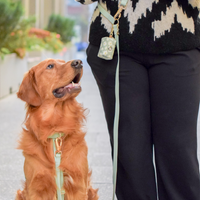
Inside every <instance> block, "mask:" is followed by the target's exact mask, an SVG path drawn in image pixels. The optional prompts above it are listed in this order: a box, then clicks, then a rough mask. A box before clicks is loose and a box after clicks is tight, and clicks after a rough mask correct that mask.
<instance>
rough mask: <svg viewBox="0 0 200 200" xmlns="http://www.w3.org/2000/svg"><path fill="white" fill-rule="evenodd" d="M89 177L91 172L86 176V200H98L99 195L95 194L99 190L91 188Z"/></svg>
mask: <svg viewBox="0 0 200 200" xmlns="http://www.w3.org/2000/svg"><path fill="white" fill-rule="evenodd" d="M91 175H92V171H90V172H89V174H88V200H98V199H99V195H98V194H97V192H98V190H99V189H93V188H92V186H91Z"/></svg>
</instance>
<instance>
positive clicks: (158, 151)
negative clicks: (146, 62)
mask: <svg viewBox="0 0 200 200" xmlns="http://www.w3.org/2000/svg"><path fill="white" fill-rule="evenodd" d="M150 60H151V68H150V69H149V80H150V98H151V118H152V134H153V140H154V144H155V159H156V169H157V177H158V180H157V181H158V192H159V200H200V179H199V165H198V160H197V115H198V109H199V97H200V52H199V51H198V50H197V49H194V50H191V51H187V52H178V53H175V54H172V55H166V56H152V57H151V58H150Z"/></svg>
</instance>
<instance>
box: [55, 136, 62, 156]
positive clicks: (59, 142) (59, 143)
mask: <svg viewBox="0 0 200 200" xmlns="http://www.w3.org/2000/svg"><path fill="white" fill-rule="evenodd" d="M55 143H56V152H55V153H56V154H57V153H59V154H61V153H62V150H61V149H62V138H61V134H60V137H58V138H56V141H55Z"/></svg>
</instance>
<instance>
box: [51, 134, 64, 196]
mask: <svg viewBox="0 0 200 200" xmlns="http://www.w3.org/2000/svg"><path fill="white" fill-rule="evenodd" d="M62 136H64V133H55V134H53V135H51V136H49V137H48V138H51V139H53V152H54V158H55V167H56V177H55V178H56V185H57V200H64V194H65V190H64V189H63V183H64V180H63V171H62V170H60V168H59V166H60V163H61V153H62V152H61V149H59V147H61V146H62V138H61V137H62Z"/></svg>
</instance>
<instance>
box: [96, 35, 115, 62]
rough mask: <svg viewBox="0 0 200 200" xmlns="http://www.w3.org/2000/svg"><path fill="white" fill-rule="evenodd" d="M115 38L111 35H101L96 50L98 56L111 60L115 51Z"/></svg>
mask: <svg viewBox="0 0 200 200" xmlns="http://www.w3.org/2000/svg"><path fill="white" fill-rule="evenodd" d="M115 46H116V40H115V38H113V37H103V38H102V39H101V45H100V49H99V52H98V57H99V58H103V59H105V60H112V59H113V54H114V52H115Z"/></svg>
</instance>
